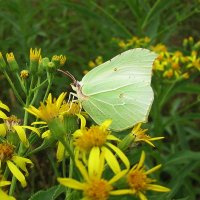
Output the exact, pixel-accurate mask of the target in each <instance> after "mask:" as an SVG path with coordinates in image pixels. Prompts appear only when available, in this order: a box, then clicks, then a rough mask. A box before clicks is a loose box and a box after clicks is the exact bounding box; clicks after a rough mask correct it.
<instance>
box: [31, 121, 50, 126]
mask: <svg viewBox="0 0 200 200" xmlns="http://www.w3.org/2000/svg"><path fill="white" fill-rule="evenodd" d="M40 124H47V123H46V122H45V121H39V122H33V123H31V125H40Z"/></svg>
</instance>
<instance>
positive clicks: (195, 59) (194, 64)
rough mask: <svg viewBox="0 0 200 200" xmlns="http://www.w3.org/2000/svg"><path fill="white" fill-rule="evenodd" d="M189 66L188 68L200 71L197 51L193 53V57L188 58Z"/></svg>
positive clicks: (199, 59)
mask: <svg viewBox="0 0 200 200" xmlns="http://www.w3.org/2000/svg"><path fill="white" fill-rule="evenodd" d="M188 61H189V64H188V65H187V67H188V68H191V67H194V68H196V69H198V70H200V58H199V57H198V54H197V52H196V51H192V53H191V56H189V57H188Z"/></svg>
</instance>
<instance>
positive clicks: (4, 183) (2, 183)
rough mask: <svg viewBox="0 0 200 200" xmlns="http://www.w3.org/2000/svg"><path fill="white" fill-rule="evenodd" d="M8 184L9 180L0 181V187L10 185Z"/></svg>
mask: <svg viewBox="0 0 200 200" xmlns="http://www.w3.org/2000/svg"><path fill="white" fill-rule="evenodd" d="M10 184H11V182H10V181H0V187H2V186H6V185H10Z"/></svg>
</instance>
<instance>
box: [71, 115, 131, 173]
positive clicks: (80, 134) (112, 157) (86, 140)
mask: <svg viewBox="0 0 200 200" xmlns="http://www.w3.org/2000/svg"><path fill="white" fill-rule="evenodd" d="M78 116H79V118H80V119H81V129H79V130H77V131H75V133H74V134H73V138H74V146H75V155H76V156H77V157H78V156H80V157H82V159H83V160H84V161H85V162H87V155H88V154H89V152H90V151H92V149H93V148H98V149H99V150H100V151H101V152H104V153H105V159H106V161H107V163H108V165H109V166H110V168H111V169H112V170H113V172H114V173H116V174H117V173H118V172H120V171H121V169H120V166H119V163H118V160H117V158H116V155H117V156H118V157H119V158H120V159H121V161H122V162H123V163H124V165H125V166H126V168H127V169H128V168H129V167H130V164H129V160H128V159H127V157H126V156H125V154H124V153H123V152H122V151H121V150H120V149H119V148H118V147H116V146H115V145H113V144H112V143H111V141H120V140H119V139H118V138H117V137H115V136H114V135H112V134H111V131H109V130H108V127H109V125H110V124H111V120H106V121H105V122H103V123H102V124H101V125H100V126H98V125H92V126H91V127H90V128H86V127H85V125H86V120H85V118H84V117H83V116H82V115H78ZM113 152H114V153H113Z"/></svg>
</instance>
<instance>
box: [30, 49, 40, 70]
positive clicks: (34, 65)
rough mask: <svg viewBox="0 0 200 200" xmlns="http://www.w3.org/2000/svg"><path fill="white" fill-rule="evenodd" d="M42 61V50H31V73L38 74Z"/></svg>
mask: <svg viewBox="0 0 200 200" xmlns="http://www.w3.org/2000/svg"><path fill="white" fill-rule="evenodd" d="M40 59H41V49H36V48H35V49H32V48H31V49H30V71H31V73H33V74H34V73H37V71H38V65H39V60H40Z"/></svg>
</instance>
